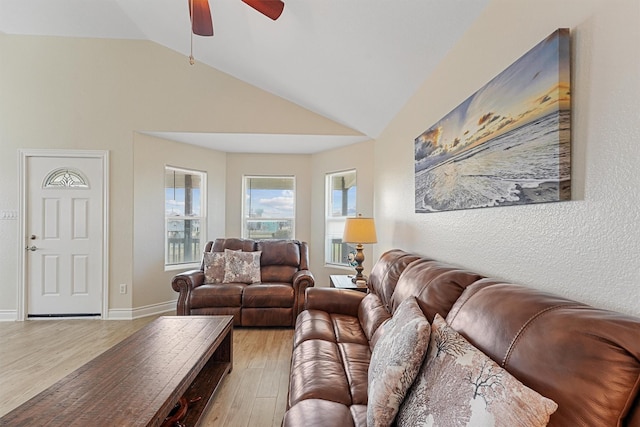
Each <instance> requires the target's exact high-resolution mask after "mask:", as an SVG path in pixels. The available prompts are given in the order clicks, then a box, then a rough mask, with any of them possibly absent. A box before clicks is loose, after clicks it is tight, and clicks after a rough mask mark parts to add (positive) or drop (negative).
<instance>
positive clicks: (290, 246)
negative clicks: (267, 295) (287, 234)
mask: <svg viewBox="0 0 640 427" xmlns="http://www.w3.org/2000/svg"><path fill="white" fill-rule="evenodd" d="M257 249H258V250H259V251H262V258H261V259H260V266H261V273H262V281H263V282H289V283H291V282H292V280H293V275H294V274H296V272H297V271H298V270H299V268H300V262H301V258H300V246H299V244H298V243H297V242H296V241H295V240H261V241H258V243H257Z"/></svg>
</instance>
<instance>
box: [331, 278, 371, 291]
mask: <svg viewBox="0 0 640 427" xmlns="http://www.w3.org/2000/svg"><path fill="white" fill-rule="evenodd" d="M329 279H330V286H331V287H332V288H337V289H351V290H354V291H360V292H364V293H367V292H369V288H368V287H367V285H366V283H364V284H356V283H354V282H353V281H352V280H351V279H353V276H348V275H346V274H332V275H330V276H329Z"/></svg>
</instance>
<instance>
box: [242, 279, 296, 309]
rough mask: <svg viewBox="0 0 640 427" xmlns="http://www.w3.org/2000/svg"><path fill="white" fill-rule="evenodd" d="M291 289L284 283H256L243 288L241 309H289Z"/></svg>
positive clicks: (291, 302) (291, 303)
mask: <svg viewBox="0 0 640 427" xmlns="http://www.w3.org/2000/svg"><path fill="white" fill-rule="evenodd" d="M293 298H294V292H293V287H292V286H291V285H290V284H286V283H258V284H253V285H249V286H247V287H245V288H244V294H243V296H242V306H243V307H253V308H257V307H291V306H292V305H293Z"/></svg>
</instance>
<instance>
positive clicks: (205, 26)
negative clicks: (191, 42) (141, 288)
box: [189, 0, 284, 36]
mask: <svg viewBox="0 0 640 427" xmlns="http://www.w3.org/2000/svg"><path fill="white" fill-rule="evenodd" d="M242 2H243V3H246V4H248V5H249V6H251V7H252V8H254V9H255V10H257V11H258V12H260V13H262V14H263V15H265V16H267V17H269V18H271V19H273V20H274V21H275V20H276V19H278V18H279V17H280V15H281V14H282V10H283V9H284V2H283V1H282V0H242ZM189 14H190V16H191V31H192V32H193V34H197V35H199V36H213V21H212V19H211V10H210V9H209V0H189Z"/></svg>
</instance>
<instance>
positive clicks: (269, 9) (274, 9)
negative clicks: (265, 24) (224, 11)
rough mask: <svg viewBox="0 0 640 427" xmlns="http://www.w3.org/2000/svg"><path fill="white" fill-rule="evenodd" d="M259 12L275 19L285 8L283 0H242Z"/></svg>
mask: <svg viewBox="0 0 640 427" xmlns="http://www.w3.org/2000/svg"><path fill="white" fill-rule="evenodd" d="M242 1H243V2H244V3H246V4H248V5H249V6H251V7H252V8H254V9H255V10H257V11H258V12H260V13H262V14H263V15H265V16H268V17H269V18H271V19H273V20H274V21H275V20H276V19H278V18H279V17H280V15H281V14H282V10H283V9H284V2H283V1H282V0H242Z"/></svg>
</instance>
